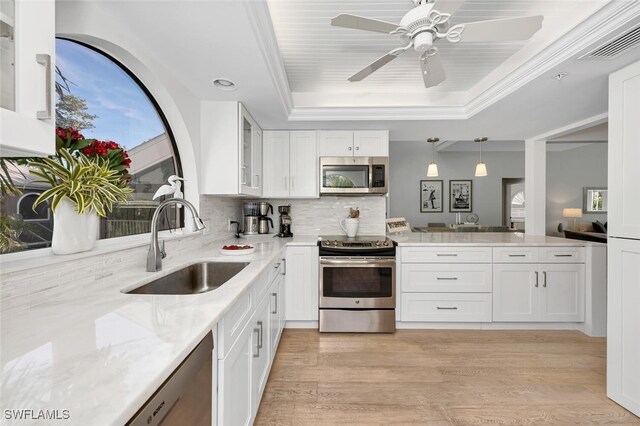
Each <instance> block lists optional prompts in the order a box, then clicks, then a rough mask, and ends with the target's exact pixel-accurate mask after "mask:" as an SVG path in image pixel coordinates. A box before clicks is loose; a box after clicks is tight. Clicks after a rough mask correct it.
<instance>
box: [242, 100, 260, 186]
mask: <svg viewBox="0 0 640 426" xmlns="http://www.w3.org/2000/svg"><path fill="white" fill-rule="evenodd" d="M239 108H240V114H239V115H240V193H241V194H244V195H253V196H260V195H262V189H261V188H262V182H261V181H262V130H261V129H260V127H259V126H258V124H257V123H256V122H255V120H254V119H253V118H252V117H251V116H250V115H249V113H248V112H247V110H246V109H244V107H243V106H242V104H240V105H239Z"/></svg>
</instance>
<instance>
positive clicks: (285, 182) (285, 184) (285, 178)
mask: <svg viewBox="0 0 640 426" xmlns="http://www.w3.org/2000/svg"><path fill="white" fill-rule="evenodd" d="M284 190H285V191H286V190H287V177H286V176H285V177H284Z"/></svg>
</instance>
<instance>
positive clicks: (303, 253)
mask: <svg viewBox="0 0 640 426" xmlns="http://www.w3.org/2000/svg"><path fill="white" fill-rule="evenodd" d="M286 263H287V275H286V278H285V280H286V283H285V299H286V305H285V309H286V319H287V321H317V320H318V293H319V288H318V247H287V257H286Z"/></svg>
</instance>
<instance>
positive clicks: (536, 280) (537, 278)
mask: <svg viewBox="0 0 640 426" xmlns="http://www.w3.org/2000/svg"><path fill="white" fill-rule="evenodd" d="M535 274H536V287H538V271H536V272H535Z"/></svg>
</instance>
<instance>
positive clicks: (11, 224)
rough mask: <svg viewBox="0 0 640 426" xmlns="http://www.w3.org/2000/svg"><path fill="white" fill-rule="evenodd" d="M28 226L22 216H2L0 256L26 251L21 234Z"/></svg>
mask: <svg viewBox="0 0 640 426" xmlns="http://www.w3.org/2000/svg"><path fill="white" fill-rule="evenodd" d="M26 228H27V226H26V225H25V223H24V220H23V219H22V216H20V215H11V216H0V254H5V253H12V252H14V251H20V250H22V249H24V243H23V242H22V241H20V234H22V233H23V232H24V231H25V230H26Z"/></svg>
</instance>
